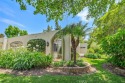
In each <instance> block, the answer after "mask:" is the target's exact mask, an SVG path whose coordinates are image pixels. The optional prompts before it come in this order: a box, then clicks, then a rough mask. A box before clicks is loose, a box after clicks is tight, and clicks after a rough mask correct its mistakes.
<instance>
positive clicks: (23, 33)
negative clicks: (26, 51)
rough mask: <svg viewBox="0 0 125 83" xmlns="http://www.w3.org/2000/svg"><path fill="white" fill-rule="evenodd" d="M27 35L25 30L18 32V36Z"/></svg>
mask: <svg viewBox="0 0 125 83" xmlns="http://www.w3.org/2000/svg"><path fill="white" fill-rule="evenodd" d="M23 35H28V33H27V31H26V30H20V36H23Z"/></svg>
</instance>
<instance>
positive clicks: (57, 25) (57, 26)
mask: <svg viewBox="0 0 125 83" xmlns="http://www.w3.org/2000/svg"><path fill="white" fill-rule="evenodd" d="M55 25H56V28H55V30H61V26H60V25H59V24H58V22H57V21H56V22H55Z"/></svg>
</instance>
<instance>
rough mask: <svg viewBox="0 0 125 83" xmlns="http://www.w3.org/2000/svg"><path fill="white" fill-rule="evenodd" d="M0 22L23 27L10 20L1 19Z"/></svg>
mask: <svg viewBox="0 0 125 83" xmlns="http://www.w3.org/2000/svg"><path fill="white" fill-rule="evenodd" d="M0 21H1V22H3V23H6V24H9V25H16V26H20V27H25V26H24V25H23V24H21V23H18V22H16V21H13V20H10V19H5V18H2V19H1V20H0Z"/></svg>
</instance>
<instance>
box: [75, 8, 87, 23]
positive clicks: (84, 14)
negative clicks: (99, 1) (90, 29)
mask: <svg viewBox="0 0 125 83" xmlns="http://www.w3.org/2000/svg"><path fill="white" fill-rule="evenodd" d="M87 15H88V9H87V8H85V9H84V10H82V11H81V12H80V13H78V14H77V16H78V17H79V18H80V19H81V20H82V21H85V22H88V21H89V19H87Z"/></svg>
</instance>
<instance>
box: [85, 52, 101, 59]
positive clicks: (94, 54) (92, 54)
mask: <svg viewBox="0 0 125 83" xmlns="http://www.w3.org/2000/svg"><path fill="white" fill-rule="evenodd" d="M85 57H87V58H92V59H100V58H102V57H101V55H100V54H97V53H88V54H85Z"/></svg>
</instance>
